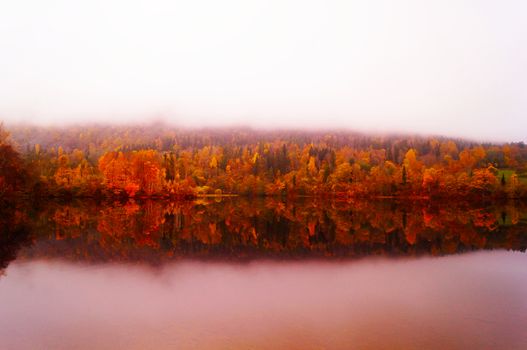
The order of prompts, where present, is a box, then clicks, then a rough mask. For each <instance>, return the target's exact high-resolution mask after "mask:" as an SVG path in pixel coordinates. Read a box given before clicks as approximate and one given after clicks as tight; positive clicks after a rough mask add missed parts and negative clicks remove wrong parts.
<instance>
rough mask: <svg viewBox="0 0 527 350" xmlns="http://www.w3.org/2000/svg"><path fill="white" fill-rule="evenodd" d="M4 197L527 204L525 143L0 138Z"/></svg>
mask: <svg viewBox="0 0 527 350" xmlns="http://www.w3.org/2000/svg"><path fill="white" fill-rule="evenodd" d="M0 140H1V143H0V153H2V156H1V158H0V159H1V160H0V161H1V164H0V193H2V197H3V198H7V197H8V196H9V195H14V194H22V193H25V194H28V193H31V194H33V195H36V196H49V197H72V198H73V197H98V198H109V197H119V198H139V197H140V198H147V197H148V198H161V197H163V198H173V199H182V198H192V197H196V196H202V195H245V196H306V195H307V196H335V197H340V198H354V197H404V198H409V197H412V198H413V197H423V198H434V197H438V198H443V197H450V198H451V197H459V198H475V199H481V198H483V199H490V198H523V197H526V196H527V148H526V147H525V145H524V144H523V143H506V144H491V143H484V144H481V143H476V142H471V141H466V140H456V139H449V138H443V137H422V136H408V135H399V136H398V135H392V136H380V135H365V134H359V133H353V132H313V131H256V130H250V129H235V130H228V129H218V130H213V129H204V130H178V129H174V128H170V127H166V126H163V125H152V126H148V127H140V126H126V127H124V126H112V127H103V126H90V127H69V128H43V127H32V126H31V127H29V126H15V127H12V128H10V129H9V130H8V131H7V130H5V128H3V129H2V134H1V135H0Z"/></svg>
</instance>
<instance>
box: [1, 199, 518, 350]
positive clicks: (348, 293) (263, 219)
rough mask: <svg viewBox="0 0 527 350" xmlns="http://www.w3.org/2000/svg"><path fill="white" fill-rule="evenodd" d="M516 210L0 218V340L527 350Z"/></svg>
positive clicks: (50, 211) (205, 208)
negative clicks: (526, 349)
mask: <svg viewBox="0 0 527 350" xmlns="http://www.w3.org/2000/svg"><path fill="white" fill-rule="evenodd" d="M24 213H25V214H24ZM525 213H526V211H525V210H524V208H523V207H522V206H521V205H518V204H517V203H516V204H511V203H509V204H506V205H500V206H497V205H494V206H479V207H470V206H469V207H457V206H452V205H450V206H445V207H442V206H439V207H433V206H430V205H423V204H416V203H414V204H402V203H393V202H391V203H389V202H381V203H327V202H326V203H320V202H319V203H316V202H312V201H308V202H304V203H298V202H297V203H282V202H276V201H243V200H227V201H222V202H214V201H213V202H198V203H186V204H182V203H179V204H174V203H172V204H168V203H126V204H119V203H113V204H104V205H101V204H98V205H96V204H93V205H86V204H84V205H80V204H68V205H59V204H50V205H47V206H45V208H40V209H32V210H25V211H22V210H19V211H16V210H13V211H11V212H4V214H5V215H4V216H3V219H2V221H0V229H2V230H3V236H2V237H3V238H2V241H0V247H2V250H1V251H0V253H1V255H0V257H2V259H3V262H2V264H3V266H5V268H4V270H3V276H0V349H119V348H122V349H277V348H278V349H321V348H323V349H324V348H325V349H525V348H526V346H527V345H526V344H527V327H526V325H527V255H525V254H524V253H523V252H522V251H525V247H526V242H527V230H526V229H525V227H526V226H525V223H526V217H527V216H526V215H525ZM7 214H9V215H7Z"/></svg>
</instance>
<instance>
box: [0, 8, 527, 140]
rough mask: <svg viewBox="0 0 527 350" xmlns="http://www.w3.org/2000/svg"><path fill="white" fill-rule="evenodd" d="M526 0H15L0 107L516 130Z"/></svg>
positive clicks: (67, 121)
mask: <svg viewBox="0 0 527 350" xmlns="http://www.w3.org/2000/svg"><path fill="white" fill-rule="evenodd" d="M526 10H527V3H525V2H522V1H512V0H509V1H504V2H500V3H497V2H491V1H472V0H464V1H445V2H440V3H428V2H426V3H425V2H421V1H417V0H406V1H402V2H397V3H392V2H390V1H388V0H374V1H329V2H326V1H321V0H317V1H265V2H263V1H262V2H245V1H241V0H229V1H223V2H221V3H220V2H215V1H209V0H201V1H195V2H184V1H136V2H133V3H130V2H127V1H124V0H116V1H109V2H106V1H89V2H88V1H81V2H76V3H72V2H68V1H65V0H56V1H49V2H46V3H43V2H39V1H36V0H21V1H17V2H10V3H5V4H2V5H0V81H1V82H2V83H0V120H3V121H5V122H6V123H7V124H8V125H12V124H16V123H27V124H35V125H57V126H61V125H78V124H92V123H99V124H101V123H118V124H137V123H150V122H153V121H162V122H165V123H167V124H170V125H175V126H178V127H185V128H189V127H190V128H201V127H209V128H217V127H250V128H258V129H260V128H263V129H301V130H305V129H307V130H316V129H324V130H340V129H343V130H349V131H358V132H367V133H371V132H374V133H383V134H387V133H388V134H393V133H395V134H424V135H441V136H446V137H455V138H466V139H472V140H484V141H494V142H503V141H507V142H517V141H527V117H526V112H527V89H525V87H524V85H525V81H527V66H526V65H525V62H527V22H525V21H524V14H525V13H526Z"/></svg>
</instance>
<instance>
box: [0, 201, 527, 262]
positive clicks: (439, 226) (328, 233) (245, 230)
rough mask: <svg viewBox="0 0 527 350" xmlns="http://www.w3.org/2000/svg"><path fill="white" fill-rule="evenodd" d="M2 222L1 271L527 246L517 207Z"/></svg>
mask: <svg viewBox="0 0 527 350" xmlns="http://www.w3.org/2000/svg"><path fill="white" fill-rule="evenodd" d="M4 214H5V215H3V217H2V221H1V225H2V231H3V234H2V240H3V241H6V242H4V243H3V244H2V257H1V259H2V266H3V267H4V268H5V267H6V266H7V263H8V262H9V261H10V260H12V259H13V258H14V257H15V255H16V251H17V250H18V249H19V247H20V246H21V245H24V247H23V248H22V249H21V250H20V251H19V253H18V258H19V259H31V258H64V259H70V260H82V261H92V262H99V261H100V262H103V261H146V262H149V263H154V264H155V263H161V262H163V261H166V260H170V259H175V258H189V257H190V258H200V259H207V258H211V259H231V260H233V259H237V260H240V259H242V260H243V259H252V258H259V257H268V258H309V257H312V258H349V257H361V256H367V255H387V256H418V255H424V254H431V255H445V254H453V253H458V252H463V251H469V250H478V249H508V250H511V249H512V250H520V251H524V250H525V248H526V247H527V230H526V227H527V208H526V207H525V206H523V205H521V204H519V203H502V204H493V205H487V206H484V205H480V206H473V205H472V206H471V205H469V204H466V203H465V204H463V203H456V204H453V203H430V202H414V203H409V202H397V201H390V200H382V201H381V200H379V201H353V202H340V201H330V200H314V199H307V198H305V199H302V200H296V201H282V200H277V199H269V198H267V199H263V198H260V199H248V198H221V199H219V198H216V199H199V200H196V201H181V202H164V201H145V202H134V201H129V202H126V203H119V202H117V203H104V204H101V203H99V204H97V203H87V202H79V203H77V202H74V203H68V204H58V203H49V204H47V205H46V207H45V209H42V210H40V211H36V212H34V213H33V214H32V215H25V214H23V212H22V211H20V210H18V211H17V210H11V211H7V212H5V213H4ZM29 217H32V219H29ZM29 228H31V230H30V232H29ZM9 242H11V243H9Z"/></svg>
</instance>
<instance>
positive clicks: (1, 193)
mask: <svg viewBox="0 0 527 350" xmlns="http://www.w3.org/2000/svg"><path fill="white" fill-rule="evenodd" d="M26 181H27V172H26V167H25V165H24V162H23V160H22V159H21V157H20V155H19V153H18V152H17V151H16V150H15V149H14V148H13V146H12V145H11V143H10V142H9V133H8V132H7V131H5V130H4V129H3V127H2V124H1V123H0V206H3V205H4V204H7V203H9V202H13V201H14V200H15V199H16V197H18V196H20V195H21V194H22V193H23V192H24V191H25V189H26Z"/></svg>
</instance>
